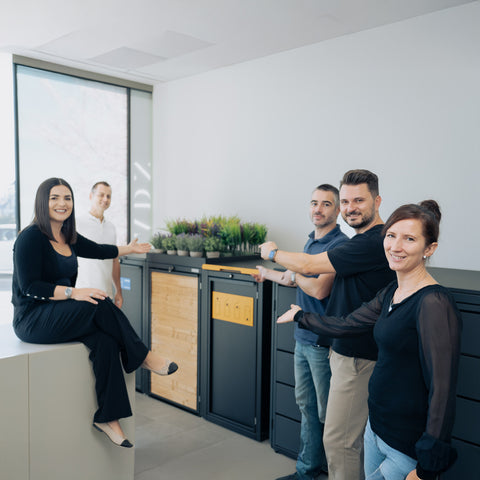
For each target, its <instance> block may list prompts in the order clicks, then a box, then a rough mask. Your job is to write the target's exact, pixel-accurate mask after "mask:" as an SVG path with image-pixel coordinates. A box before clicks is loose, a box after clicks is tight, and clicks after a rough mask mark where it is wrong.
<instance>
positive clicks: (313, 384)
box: [294, 342, 331, 480]
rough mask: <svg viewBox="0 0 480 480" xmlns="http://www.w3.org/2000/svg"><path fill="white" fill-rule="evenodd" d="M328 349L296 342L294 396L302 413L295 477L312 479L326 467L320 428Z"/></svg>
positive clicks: (323, 417) (326, 395) (325, 400)
mask: <svg viewBox="0 0 480 480" xmlns="http://www.w3.org/2000/svg"><path fill="white" fill-rule="evenodd" d="M328 355H329V349H328V348H326V347H319V346H316V345H304V344H302V343H300V342H296V344H295V357H294V358H295V399H296V401H297V405H298V408H299V409H300V413H301V416H302V423H301V430H300V451H299V453H298V457H297V476H298V478H299V479H301V480H310V479H314V478H315V477H316V476H317V475H319V474H320V472H321V470H324V471H326V470H327V460H326V458H325V451H324V449H323V427H324V423H325V410H326V408H327V399H328V390H329V388H330V376H331V373H330V362H329V360H328Z"/></svg>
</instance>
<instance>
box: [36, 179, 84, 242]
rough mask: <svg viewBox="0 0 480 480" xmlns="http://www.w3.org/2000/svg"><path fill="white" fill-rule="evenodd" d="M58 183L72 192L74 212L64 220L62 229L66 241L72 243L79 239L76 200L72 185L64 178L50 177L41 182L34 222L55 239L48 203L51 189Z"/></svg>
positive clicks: (50, 237) (51, 238) (49, 236)
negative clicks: (76, 222) (76, 221)
mask: <svg viewBox="0 0 480 480" xmlns="http://www.w3.org/2000/svg"><path fill="white" fill-rule="evenodd" d="M57 185H64V186H65V187H67V188H68V189H69V190H70V193H71V194H72V203H73V207H72V214H71V215H70V216H69V217H68V218H67V219H66V220H65V221H64V222H63V225H62V230H61V231H62V233H63V235H64V237H65V241H66V242H67V243H68V244H69V245H71V244H74V243H75V242H76V241H77V231H76V227H75V201H74V198H73V190H72V187H71V186H70V185H69V184H68V182H67V181H66V180H64V179H63V178H56V177H52V178H48V179H47V180H45V181H43V182H42V183H41V184H40V186H39V187H38V189H37V193H36V195H35V216H34V217H33V221H32V223H34V224H36V225H38V228H39V229H40V231H41V232H42V233H43V234H44V235H46V236H47V237H48V238H49V239H50V240H53V241H55V237H54V236H53V232H52V226H51V224H50V211H49V208H48V203H49V200H50V191H51V190H52V188H53V187H56V186H57Z"/></svg>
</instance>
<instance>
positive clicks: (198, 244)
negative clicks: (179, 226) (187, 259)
mask: <svg viewBox="0 0 480 480" xmlns="http://www.w3.org/2000/svg"><path fill="white" fill-rule="evenodd" d="M186 240H187V247H188V250H189V251H190V256H191V257H201V256H202V255H203V242H204V239H203V237H202V236H201V235H200V234H198V233H194V234H193V235H188V236H187V237H186Z"/></svg>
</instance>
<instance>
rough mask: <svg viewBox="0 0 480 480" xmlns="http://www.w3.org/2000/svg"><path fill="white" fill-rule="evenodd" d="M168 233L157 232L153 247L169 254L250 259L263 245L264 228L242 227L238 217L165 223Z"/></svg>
mask: <svg viewBox="0 0 480 480" xmlns="http://www.w3.org/2000/svg"><path fill="white" fill-rule="evenodd" d="M166 227H167V228H166V229H167V230H168V233H160V232H157V233H156V234H155V235H154V236H153V238H152V241H151V243H152V245H153V248H155V249H156V250H157V251H159V252H167V253H168V254H170V255H172V254H177V255H188V254H190V255H191V256H198V257H201V256H203V252H206V255H207V257H214V256H219V255H220V254H221V255H252V254H255V253H258V251H259V245H260V244H262V243H264V242H265V239H266V237H267V227H266V226H265V225H262V224H260V223H242V222H241V220H240V218H239V217H237V216H233V217H224V216H214V217H203V218H202V219H201V220H199V221H197V220H195V221H188V220H185V219H177V220H168V221H167V222H166Z"/></svg>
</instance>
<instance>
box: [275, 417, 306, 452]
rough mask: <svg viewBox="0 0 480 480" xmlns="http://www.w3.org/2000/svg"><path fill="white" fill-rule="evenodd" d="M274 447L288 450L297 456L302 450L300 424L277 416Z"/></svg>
mask: <svg viewBox="0 0 480 480" xmlns="http://www.w3.org/2000/svg"><path fill="white" fill-rule="evenodd" d="M273 447H274V448H275V447H280V448H282V449H285V450H288V451H289V452H290V453H291V454H292V455H294V456H296V455H297V454H298V450H299V448H300V423H299V422H296V421H295V420H291V419H290V418H285V417H282V416H281V415H275V418H274V430H273Z"/></svg>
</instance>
